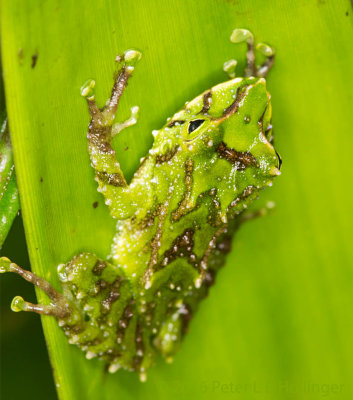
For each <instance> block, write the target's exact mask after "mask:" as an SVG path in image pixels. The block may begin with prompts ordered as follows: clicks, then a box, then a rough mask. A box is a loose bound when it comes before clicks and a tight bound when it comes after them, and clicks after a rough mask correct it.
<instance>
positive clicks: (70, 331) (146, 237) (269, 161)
mask: <svg viewBox="0 0 353 400" xmlns="http://www.w3.org/2000/svg"><path fill="white" fill-rule="evenodd" d="M131 54H132V53H131V52H130V53H129V52H127V53H125V59H124V58H120V59H119V61H120V62H121V65H120V70H119V72H118V74H117V76H116V79H115V83H114V87H113V91H112V96H111V98H110V100H109V101H108V102H107V104H106V105H105V107H103V108H102V109H98V107H97V105H96V104H95V100H94V94H93V91H92V89H93V86H94V82H92V81H90V82H88V84H87V85H86V86H85V87H84V88H83V90H82V94H83V95H84V96H85V97H86V98H87V101H88V106H89V110H90V113H91V116H92V120H91V123H90V126H89V133H88V149H89V153H90V157H91V162H92V166H93V168H94V169H95V171H96V180H97V182H98V186H99V188H98V190H99V191H100V192H101V193H102V194H103V196H104V197H105V200H106V204H107V205H108V206H109V208H110V211H111V215H112V217H114V218H115V219H117V232H116V235H115V237H114V240H113V245H112V252H111V255H110V256H109V259H108V261H103V260H99V259H98V258H97V257H96V256H95V255H94V254H88V253H83V254H80V255H78V256H76V257H75V258H74V259H73V260H71V261H70V262H69V263H67V264H66V265H64V264H63V265H61V266H59V268H58V272H59V277H60V280H61V282H62V287H63V295H64V296H62V295H59V294H57V293H52V292H51V291H50V289H48V288H47V289H45V288H44V285H45V284H46V283H43V282H42V280H40V278H37V277H35V276H34V275H33V276H31V277H29V276H28V275H27V277H26V279H28V280H30V281H31V282H34V283H35V284H37V286H39V287H42V288H43V290H46V292H47V293H48V295H49V296H50V297H51V299H52V301H53V304H54V305H53V306H52V308H48V306H47V307H46V306H41V307H42V308H41V310H39V311H38V308H37V309H33V307H32V306H33V305H29V303H26V304H24V303H23V300H22V299H20V298H16V299H15V300H14V303H13V308H14V309H15V310H20V309H25V310H29V311H37V312H41V313H45V314H49V315H55V316H56V317H57V319H58V321H59V325H60V326H61V327H62V328H63V329H64V331H65V333H66V334H67V336H68V338H69V341H70V343H74V344H77V345H78V346H80V347H81V348H82V349H83V350H84V351H86V352H87V358H92V357H96V356H97V357H99V358H101V359H103V360H105V361H106V362H107V364H108V365H109V371H110V372H114V371H115V370H117V369H118V368H120V367H122V368H125V369H130V370H136V371H138V372H139V373H140V376H141V378H142V379H144V378H145V371H146V370H147V369H148V368H149V367H150V366H151V365H152V364H153V363H154V360H155V357H156V355H157V354H158V353H160V354H162V355H163V356H164V357H165V358H166V359H170V358H171V357H172V356H173V355H174V354H175V352H176V351H177V350H178V348H179V346H180V342H181V340H182V337H183V335H184V333H185V332H186V330H187V326H188V323H189V321H190V319H191V317H192V315H193V314H194V312H195V311H196V309H197V307H198V303H199V301H200V300H201V299H202V298H204V297H205V296H206V295H207V292H208V289H209V287H210V286H211V285H212V284H213V282H214V278H215V274H216V272H217V270H218V269H219V268H220V267H221V266H222V265H223V263H224V258H225V254H226V253H227V252H228V251H229V249H230V240H231V238H232V235H233V234H234V232H235V230H236V229H237V227H238V226H239V225H240V223H241V222H242V220H243V219H244V210H245V209H246V207H247V205H248V204H249V203H250V202H251V201H252V200H253V199H254V198H256V197H257V195H258V192H259V191H260V190H261V189H262V188H264V187H265V186H266V185H270V184H271V182H272V180H273V178H274V177H275V176H276V175H278V174H279V170H278V168H279V166H280V165H279V164H280V161H279V158H278V156H277V154H276V152H275V150H274V148H273V146H272V145H271V143H270V135H271V125H270V121H271V104H270V95H269V94H268V92H267V91H266V81H265V79H264V78H257V77H246V78H235V79H232V80H229V81H227V82H224V83H221V84H219V85H217V86H215V87H213V88H212V89H210V90H208V91H206V92H204V93H203V94H201V95H200V96H198V97H196V98H195V99H194V100H192V101H191V102H189V103H187V104H186V105H185V107H184V108H183V109H182V110H181V111H180V112H178V113H177V114H175V115H174V116H173V117H172V118H171V119H168V120H167V123H166V125H165V126H164V127H163V128H162V129H160V130H159V131H154V132H153V135H154V137H155V140H154V144H153V146H152V148H151V150H150V151H149V153H148V154H147V155H146V157H145V158H144V159H143V160H142V161H141V165H140V167H139V169H138V170H137V172H136V173H135V175H134V177H133V179H132V181H131V183H130V184H127V182H126V180H125V178H124V175H123V172H122V171H121V169H120V166H119V163H118V161H117V160H116V154H115V151H114V150H113V148H112V146H111V141H112V137H113V135H114V133H115V132H117V131H120V130H121V125H116V124H114V123H113V122H114V117H115V113H116V110H117V106H118V102H119V99H120V96H121V94H122V92H123V90H124V88H125V86H126V83H127V81H128V79H129V77H130V76H131V74H132V72H133V65H134V62H135V61H136V60H135V59H136V57H131ZM129 56H130V57H129ZM192 121H196V123H195V122H192ZM190 124H191V125H190ZM195 124H198V125H200V126H199V127H198V128H197V129H194V130H193V129H191V128H196V125H195ZM11 265H12V267H11ZM11 268H12V271H13V272H16V273H19V274H21V275H23V273H22V272H21V270H20V269H18V268H19V267H17V266H15V265H14V264H10V261H9V260H5V259H3V260H2V263H1V264H0V272H4V271H10V270H11ZM16 268H17V269H16ZM22 271H23V270H22ZM38 280H40V282H39V283H38Z"/></svg>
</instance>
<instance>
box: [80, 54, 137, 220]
mask: <svg viewBox="0 0 353 400" xmlns="http://www.w3.org/2000/svg"><path fill="white" fill-rule="evenodd" d="M140 58H141V53H140V52H138V51H136V50H127V51H126V52H125V53H124V55H122V56H118V57H117V59H116V61H117V63H118V65H119V69H118V72H117V73H116V75H115V78H114V85H113V89H112V92H111V96H110V98H109V99H108V101H107V102H106V104H105V106H104V107H103V108H101V109H99V108H98V106H97V104H96V101H95V95H94V86H95V82H94V81H93V80H90V81H88V82H86V83H85V85H84V86H83V87H82V88H81V94H82V96H84V97H85V98H86V100H87V104H88V109H89V112H90V114H91V117H92V120H91V122H90V125H89V132H88V134H87V138H88V150H89V154H90V158H91V163H92V166H93V168H94V169H95V171H96V180H97V182H98V186H99V188H98V190H99V191H100V192H101V193H102V194H103V195H104V197H105V199H106V204H107V205H108V206H109V207H110V210H111V214H112V216H113V217H116V218H127V217H128V216H129V215H131V214H132V212H133V210H132V205H131V204H132V201H131V199H130V196H129V188H128V184H127V182H126V179H125V177H124V174H123V171H122V170H121V168H120V164H119V162H118V160H117V158H116V153H115V151H114V149H113V147H112V145H111V143H112V139H113V137H114V136H115V135H116V134H117V133H119V132H120V131H121V130H122V129H124V128H126V127H128V126H131V125H133V124H134V123H136V120H137V114H138V107H136V106H135V107H133V108H132V109H131V111H132V115H131V117H130V118H129V119H128V120H127V121H125V122H123V123H115V124H114V119H115V114H116V112H117V109H118V104H119V100H120V98H121V96H122V94H123V92H124V90H125V88H126V86H127V83H128V80H129V78H130V76H131V75H132V73H133V70H134V65H135V63H136V62H137V61H138V60H139V59H140ZM125 206H126V207H125Z"/></svg>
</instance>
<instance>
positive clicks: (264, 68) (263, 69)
mask: <svg viewBox="0 0 353 400" xmlns="http://www.w3.org/2000/svg"><path fill="white" fill-rule="evenodd" d="M256 50H258V51H259V52H260V53H262V54H263V55H264V56H265V57H266V59H265V61H264V62H263V63H262V64H261V65H259V66H258V67H257V69H256V76H258V77H260V78H266V76H267V74H268V73H269V71H270V69H271V68H272V66H273V63H274V60H275V51H274V48H273V47H271V46H269V45H267V44H265V43H258V44H257V46H256Z"/></svg>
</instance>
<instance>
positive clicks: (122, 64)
mask: <svg viewBox="0 0 353 400" xmlns="http://www.w3.org/2000/svg"><path fill="white" fill-rule="evenodd" d="M141 57H142V54H141V53H140V52H139V51H137V50H132V49H129V50H126V51H125V53H124V54H123V55H118V56H117V57H116V60H115V61H116V62H117V63H118V71H117V73H116V74H115V77H114V85H113V89H112V93H111V96H110V98H109V99H108V101H107V102H106V104H105V106H104V107H103V108H101V109H99V108H98V106H97V103H96V101H95V92H94V88H95V84H96V83H95V81H94V80H88V81H87V82H86V83H85V84H84V85H83V86H82V87H81V95H82V96H83V97H85V98H86V100H87V103H88V108H89V112H90V114H91V117H92V123H93V124H96V125H98V126H100V127H102V126H112V124H113V121H114V118H115V114H116V111H117V108H118V104H119V100H120V97H121V96H122V94H123V92H124V90H125V88H126V86H127V82H128V79H129V78H130V76H131V75H132V73H133V71H134V69H135V64H136V63H137V61H139V60H140V59H141ZM130 125H131V124H130ZM130 125H127V126H130Z"/></svg>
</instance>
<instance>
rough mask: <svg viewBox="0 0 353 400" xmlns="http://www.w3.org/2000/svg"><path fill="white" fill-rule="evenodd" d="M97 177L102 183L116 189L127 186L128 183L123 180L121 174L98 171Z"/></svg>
mask: <svg viewBox="0 0 353 400" xmlns="http://www.w3.org/2000/svg"><path fill="white" fill-rule="evenodd" d="M96 176H97V178H98V179H99V180H100V181H101V182H103V183H107V184H108V185H112V186H115V187H121V186H126V181H125V179H123V178H122V176H121V174H117V173H116V174H109V173H108V172H106V171H97V172H96Z"/></svg>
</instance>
